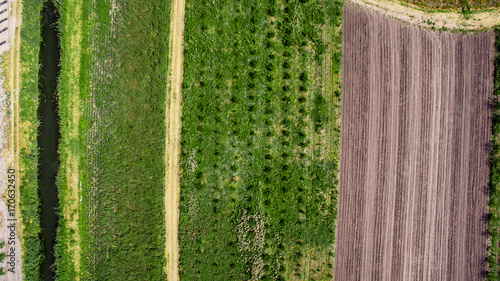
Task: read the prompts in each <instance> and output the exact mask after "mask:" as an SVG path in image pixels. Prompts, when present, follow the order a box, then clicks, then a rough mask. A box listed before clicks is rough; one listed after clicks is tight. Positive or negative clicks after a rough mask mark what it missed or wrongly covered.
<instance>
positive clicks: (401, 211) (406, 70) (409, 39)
mask: <svg viewBox="0 0 500 281" xmlns="http://www.w3.org/2000/svg"><path fill="white" fill-rule="evenodd" d="M343 38H344V48H343V50H344V54H343V59H344V65H343V67H344V68H343V83H344V85H343V87H344V89H343V101H342V102H343V106H342V108H343V112H342V138H341V148H342V149H341V167H340V188H339V200H338V202H339V207H338V208H339V209H338V212H339V217H338V227H337V239H336V241H337V245H336V262H335V280H481V279H484V272H485V270H486V259H485V257H486V233H487V232H486V223H487V217H486V214H487V202H488V193H487V192H488V181H489V164H488V158H489V157H488V155H489V146H490V142H489V139H490V134H491V132H490V130H491V121H490V116H491V108H490V101H491V96H492V90H493V81H492V78H493V63H492V60H493V39H494V37H493V34H492V33H475V34H468V35H460V34H451V33H448V32H444V33H437V32H432V31H428V30H423V29H419V28H417V27H414V26H409V25H405V24H403V23H401V22H399V21H396V20H393V19H389V18H387V17H384V16H381V15H377V14H375V13H373V12H371V11H367V10H363V9H357V8H354V7H353V6H351V5H346V6H345V8H344V37H343Z"/></svg>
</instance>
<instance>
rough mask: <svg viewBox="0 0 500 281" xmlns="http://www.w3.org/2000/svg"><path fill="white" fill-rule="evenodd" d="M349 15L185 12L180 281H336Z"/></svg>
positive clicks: (277, 10)
mask: <svg viewBox="0 0 500 281" xmlns="http://www.w3.org/2000/svg"><path fill="white" fill-rule="evenodd" d="M341 12H342V3H341V2H339V1H314V0H311V1H275V0H271V1H268V0H265V1H264V0H260V1H252V2H249V1H193V0H188V1H187V2H186V23H185V26H186V30H185V52H184V55H185V58H184V84H183V115H182V141H181V147H182V148H181V150H182V152H181V168H182V175H181V203H180V205H181V210H180V212H181V213H180V225H179V237H180V278H181V279H185V280H213V278H216V279H217V280H247V279H249V280H256V279H261V278H273V279H277V280H283V279H287V280H290V279H300V278H303V279H304V280H324V279H325V278H331V276H332V274H333V269H332V268H333V259H334V254H335V253H334V239H335V218H336V197H337V171H338V159H339V156H338V153H339V137H340V124H339V112H340V109H339V106H340V69H341V28H340V27H341Z"/></svg>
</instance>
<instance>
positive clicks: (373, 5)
mask: <svg viewBox="0 0 500 281" xmlns="http://www.w3.org/2000/svg"><path fill="white" fill-rule="evenodd" d="M350 1H352V2H353V3H355V4H357V5H360V6H361V7H365V8H369V9H371V10H374V11H376V12H378V13H381V14H384V15H388V16H390V17H393V18H396V19H399V20H402V21H405V22H408V23H411V24H415V25H419V26H424V27H431V28H443V27H445V28H447V29H467V30H471V29H482V28H492V27H494V26H496V25H499V24H500V9H499V8H492V9H484V10H480V11H474V12H473V13H471V14H470V16H469V17H465V16H464V14H463V13H461V12H460V11H459V10H443V11H432V12H430V11H426V10H425V9H422V8H420V7H417V6H415V5H412V4H410V3H402V2H401V0H350Z"/></svg>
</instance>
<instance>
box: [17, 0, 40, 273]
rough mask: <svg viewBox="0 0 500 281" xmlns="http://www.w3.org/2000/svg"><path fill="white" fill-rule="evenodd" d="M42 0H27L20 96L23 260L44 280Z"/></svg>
mask: <svg viewBox="0 0 500 281" xmlns="http://www.w3.org/2000/svg"><path fill="white" fill-rule="evenodd" d="M42 4H43V1H42V0H33V1H24V3H23V11H22V22H23V24H22V26H21V33H20V34H21V50H20V60H21V65H22V69H21V77H20V80H21V89H20V95H19V96H20V98H19V108H20V112H19V119H20V120H19V122H20V124H18V125H19V126H20V127H21V128H22V129H21V130H20V159H19V161H20V162H19V166H20V173H19V175H20V185H19V192H20V194H19V197H20V201H19V205H20V212H21V222H22V226H23V229H22V236H21V237H20V238H21V244H22V248H21V249H22V253H23V256H22V263H23V274H24V279H25V280H40V266H41V262H42V260H43V253H42V244H41V240H40V235H41V228H40V198H39V194H38V169H37V168H38V155H39V151H38V125H39V121H38V114H37V110H38V96H39V92H38V72H39V67H40V66H39V53H40V42H41V35H40V22H41V14H40V10H41V7H42Z"/></svg>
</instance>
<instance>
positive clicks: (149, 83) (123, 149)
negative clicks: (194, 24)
mask: <svg viewBox="0 0 500 281" xmlns="http://www.w3.org/2000/svg"><path fill="white" fill-rule="evenodd" d="M71 3H73V1H61V2H60V5H62V6H63V9H66V10H65V12H68V11H69V10H68V9H69V5H70V4H71ZM82 3H83V8H82V10H83V15H82V17H81V20H82V26H83V29H82V30H83V32H82V37H81V38H80V39H79V40H80V42H81V50H82V52H81V58H80V62H78V61H76V62H75V61H71V60H70V59H69V57H66V58H63V74H65V75H74V76H73V77H71V78H70V79H69V78H65V77H61V81H62V82H63V83H62V84H61V86H60V89H61V90H62V94H63V92H64V91H66V92H64V95H65V98H66V99H67V98H68V97H69V95H70V93H69V92H67V91H68V90H69V89H72V87H75V85H72V84H71V83H74V82H71V83H70V82H68V81H70V80H71V81H77V82H76V83H77V84H76V85H78V86H77V88H78V91H79V97H80V100H81V112H82V116H81V118H80V119H79V121H78V124H77V125H78V130H77V131H78V134H79V136H78V137H76V139H78V142H77V143H76V144H75V143H70V142H68V141H67V140H69V139H70V138H72V137H73V138H74V137H75V136H70V130H69V129H67V130H66V129H64V126H68V128H69V127H74V126H77V125H76V124H72V123H71V122H72V121H71V120H73V119H72V118H73V116H74V115H73V116H72V114H74V113H72V112H69V108H70V107H69V106H70V103H69V100H67V101H66V103H64V104H65V105H63V103H61V106H65V108H61V109H60V110H61V118H62V120H61V124H62V125H63V139H66V142H61V145H63V146H65V147H61V151H63V149H66V151H67V152H68V154H66V156H64V155H63V156H62V157H69V156H71V155H73V154H78V153H81V157H80V158H79V159H80V160H79V162H78V163H77V165H76V166H77V168H78V171H79V186H78V188H79V189H80V190H79V193H80V198H79V200H80V201H79V207H78V208H79V209H78V212H79V217H78V224H79V228H78V231H79V233H80V235H79V239H80V243H79V247H80V251H81V252H80V253H81V254H80V265H79V268H78V269H76V270H78V271H79V273H76V271H75V270H73V269H72V267H76V264H72V260H71V259H73V258H74V257H73V256H72V254H71V253H72V251H71V249H70V248H69V247H66V246H65V245H61V244H59V245H60V248H59V251H58V253H59V255H58V260H59V261H58V265H59V268H58V274H59V278H60V279H64V276H74V275H75V274H76V275H78V276H80V278H81V279H85V280H87V279H93V280H164V279H165V273H164V271H163V267H164V265H165V257H164V249H165V246H164V245H165V225H164V201H163V198H164V173H165V166H164V159H163V155H164V153H165V151H164V147H165V95H166V81H167V79H166V73H167V59H168V36H169V14H170V11H169V9H170V8H169V6H170V1H166V0H154V1H151V0H148V1H136V0H134V1H132V0H131V1H111V0H109V1H101V0H99V1H97V0H94V1H82ZM66 5H68V6H66ZM138 15H140V16H138ZM62 19H63V20H64V21H65V22H62V23H61V25H63V26H70V25H72V24H75V23H74V21H76V20H79V19H73V20H71V19H70V18H68V17H64V16H63V18H62ZM62 36H63V37H65V38H69V36H71V34H70V33H69V32H68V33H63V34H62ZM62 44H63V45H62V47H63V54H64V53H65V50H66V51H68V50H69V49H68V46H69V42H68V41H67V39H66V41H65V39H63V40H62ZM66 54H67V53H66ZM65 63H66V64H65ZM75 63H79V74H78V75H77V74H75V73H71V71H70V68H71V66H72V65H74V64H75ZM65 66H66V68H65ZM65 83H66V84H65ZM64 89H65V90H64ZM71 94H72V93H71ZM62 98H63V96H61V102H62ZM66 106H67V107H66ZM65 116H66V117H65ZM64 122H67V123H64ZM65 124H66V125H65ZM73 145H78V146H79V147H70V146H73ZM63 161H64V160H63ZM69 167H70V166H67V168H69ZM66 172H67V170H66ZM59 184H60V188H61V189H63V190H64V189H67V188H68V187H69V185H68V184H69V183H68V182H65V181H64V179H63V178H60V181H59ZM68 194H69V193H68ZM67 206H70V203H68V205H67ZM68 210H69V209H68ZM62 211H63V212H64V209H63V210H62ZM71 212H72V211H70V212H69V213H67V214H66V215H68V218H69V219H70V220H71V219H72V216H71ZM67 222H68V221H63V225H67ZM72 229H74V228H71V229H69V228H66V229H65V228H63V227H61V229H60V230H59V234H60V235H61V234H64V233H66V234H65V235H64V237H62V236H61V237H60V238H58V240H59V242H60V243H64V241H66V240H65V239H69V240H71V239H73V237H72V234H73V232H72V231H73V230H72ZM65 231H66V232H65Z"/></svg>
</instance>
